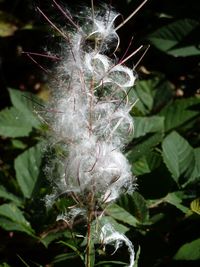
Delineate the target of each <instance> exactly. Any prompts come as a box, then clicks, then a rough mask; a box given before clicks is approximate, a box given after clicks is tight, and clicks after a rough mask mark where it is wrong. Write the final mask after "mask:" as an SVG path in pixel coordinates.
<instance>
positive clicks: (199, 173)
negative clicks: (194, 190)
mask: <svg viewBox="0 0 200 267" xmlns="http://www.w3.org/2000/svg"><path fill="white" fill-rule="evenodd" d="M199 163H200V147H198V148H195V149H194V169H193V172H192V174H191V176H190V178H189V180H188V183H191V182H194V181H195V180H196V179H198V180H199V178H200V164H199Z"/></svg>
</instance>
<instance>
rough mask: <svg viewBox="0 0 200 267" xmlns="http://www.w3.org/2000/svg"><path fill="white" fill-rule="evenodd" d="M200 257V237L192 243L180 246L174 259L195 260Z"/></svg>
mask: <svg viewBox="0 0 200 267" xmlns="http://www.w3.org/2000/svg"><path fill="white" fill-rule="evenodd" d="M199 259H200V238H198V239H196V240H193V241H192V242H190V243H186V244H184V245H183V246H182V247H180V248H179V250H178V251H177V253H176V254H175V256H174V260H186V261H193V260H199Z"/></svg>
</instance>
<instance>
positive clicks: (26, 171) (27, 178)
mask: <svg viewBox="0 0 200 267" xmlns="http://www.w3.org/2000/svg"><path fill="white" fill-rule="evenodd" d="M41 162H42V149H41V143H39V144H37V145H36V146H34V147H32V148H30V149H28V150H26V151H25V152H24V153H22V154H20V155H19V156H18V157H17V158H16V159H15V162H14V166H15V171H16V178H17V182H18V184H19V186H20V188H21V191H22V193H23V194H24V196H25V197H27V198H31V197H32V195H33V194H34V190H35V189H36V186H37V183H38V182H39V176H40V165H41Z"/></svg>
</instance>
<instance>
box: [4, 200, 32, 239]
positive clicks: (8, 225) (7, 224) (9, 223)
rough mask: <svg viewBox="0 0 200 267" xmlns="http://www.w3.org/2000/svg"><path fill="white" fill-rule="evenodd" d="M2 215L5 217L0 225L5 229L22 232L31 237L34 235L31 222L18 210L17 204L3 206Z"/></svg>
mask: <svg viewBox="0 0 200 267" xmlns="http://www.w3.org/2000/svg"><path fill="white" fill-rule="evenodd" d="M0 215H1V216H3V218H1V220H0V225H1V227H3V228H4V229H6V230H13V231H22V232H25V233H27V234H29V235H33V230H32V228H31V226H30V224H29V222H28V221H27V220H26V219H25V218H24V215H23V214H22V212H21V210H20V209H18V208H17V206H16V205H15V204H13V203H10V204H3V205H1V206H0ZM4 217H5V218H4ZM7 219H9V220H7Z"/></svg>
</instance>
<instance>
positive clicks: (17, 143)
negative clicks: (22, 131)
mask: <svg viewBox="0 0 200 267" xmlns="http://www.w3.org/2000/svg"><path fill="white" fill-rule="evenodd" d="M11 142H12V146H13V147H14V148H17V149H25V148H26V147H27V145H26V144H25V143H23V142H22V141H21V140H17V139H11Z"/></svg>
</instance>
